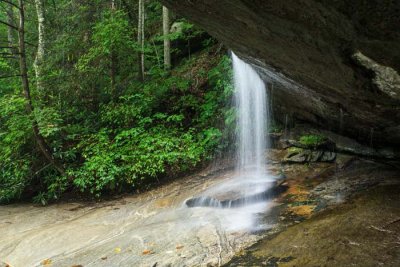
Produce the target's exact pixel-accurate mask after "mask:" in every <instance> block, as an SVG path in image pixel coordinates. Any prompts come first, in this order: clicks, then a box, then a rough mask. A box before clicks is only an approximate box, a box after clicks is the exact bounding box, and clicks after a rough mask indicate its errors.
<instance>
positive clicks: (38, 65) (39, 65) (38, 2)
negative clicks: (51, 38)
mask: <svg viewBox="0 0 400 267" xmlns="http://www.w3.org/2000/svg"><path fill="white" fill-rule="evenodd" d="M35 6H36V13H37V18H38V46H37V52H36V58H35V62H34V68H35V74H36V86H37V89H38V92H39V94H40V95H42V96H43V95H45V92H44V90H45V88H44V84H43V75H44V70H43V68H44V64H45V56H46V51H45V49H46V35H45V34H46V32H45V30H46V26H45V14H44V4H43V0H35Z"/></svg>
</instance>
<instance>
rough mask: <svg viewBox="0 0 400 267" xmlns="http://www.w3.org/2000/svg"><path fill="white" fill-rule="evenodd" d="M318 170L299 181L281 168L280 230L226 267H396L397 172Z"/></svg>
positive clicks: (371, 167)
mask: <svg viewBox="0 0 400 267" xmlns="http://www.w3.org/2000/svg"><path fill="white" fill-rule="evenodd" d="M347 160H348V159H347ZM321 164H322V163H319V164H317V165H314V166H311V167H310V168H311V169H313V170H312V171H311V170H309V171H308V173H307V172H305V173H304V172H298V173H297V175H298V176H297V178H294V177H295V176H291V175H293V173H292V172H291V171H292V170H293V169H288V168H289V167H290V166H293V165H289V166H288V165H286V167H284V168H286V172H287V173H288V177H289V178H288V183H289V184H290V188H289V190H288V192H287V194H286V196H285V197H283V199H281V203H282V205H283V206H285V207H283V208H282V209H281V212H280V217H279V218H280V223H279V225H280V228H279V227H278V228H277V229H278V230H276V231H271V232H270V233H269V234H267V236H266V237H265V238H264V239H263V240H262V241H260V242H259V243H257V244H256V245H254V246H252V247H250V248H249V249H246V250H244V251H242V252H241V253H239V254H237V255H236V257H235V258H234V259H233V260H232V261H230V262H229V263H228V264H226V265H225V266H351V265H353V266H398V265H399V264H400V243H399V240H400V194H399V193H400V171H399V170H398V169H395V168H391V167H388V166H387V165H384V164H380V163H376V162H373V161H366V160H354V159H353V160H351V161H348V163H347V165H346V166H343V167H342V169H341V170H339V171H338V170H337V169H336V167H332V166H331V167H328V166H326V165H325V167H323V165H321ZM296 171H299V169H296ZM299 176H300V177H302V178H300V177H299Z"/></svg>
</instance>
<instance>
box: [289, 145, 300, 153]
mask: <svg viewBox="0 0 400 267" xmlns="http://www.w3.org/2000/svg"><path fill="white" fill-rule="evenodd" d="M302 151H303V149H302V148H299V147H294V146H292V147H289V148H288V152H289V153H291V154H298V153H301V152H302Z"/></svg>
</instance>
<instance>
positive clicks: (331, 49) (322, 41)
mask: <svg viewBox="0 0 400 267" xmlns="http://www.w3.org/2000/svg"><path fill="white" fill-rule="evenodd" d="M161 2H163V4H164V5H166V6H168V7H169V8H171V9H172V10H174V11H175V12H177V13H178V14H180V15H182V16H184V17H186V18H188V19H189V20H191V21H193V22H194V23H196V24H198V25H199V26H201V27H203V28H204V29H205V30H207V31H208V32H209V33H210V34H211V35H213V36H215V37H216V38H218V39H219V40H221V41H222V42H223V43H224V44H225V45H226V46H228V47H229V48H231V49H232V50H234V51H235V52H236V53H237V54H239V55H240V56H241V57H242V58H243V59H244V60H246V61H248V62H250V63H252V64H253V65H254V66H255V67H257V68H258V69H259V70H260V72H261V73H262V74H263V76H264V79H265V81H266V82H267V83H268V85H269V88H270V89H271V94H272V96H271V97H272V101H273V103H274V109H275V111H276V112H275V115H279V116H280V118H281V120H284V119H283V118H285V117H288V118H289V119H293V120H297V121H299V120H300V121H305V122H309V123H313V124H315V125H319V126H320V127H323V128H326V129H330V130H334V131H336V132H341V133H343V134H345V135H348V136H351V137H353V138H356V139H358V140H360V141H364V142H370V139H373V143H374V144H382V145H392V146H399V145H400V76H399V74H398V72H399V69H400V1H389V0H382V1H378V0H370V1H363V0H354V1H345V0H291V1H281V0H252V1H251V0H247V1H246V0H162V1H161ZM272 84H273V86H272Z"/></svg>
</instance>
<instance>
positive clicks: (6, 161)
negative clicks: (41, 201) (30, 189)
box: [0, 95, 32, 203]
mask: <svg viewBox="0 0 400 267" xmlns="http://www.w3.org/2000/svg"><path fill="white" fill-rule="evenodd" d="M24 105H25V101H24V99H23V98H21V97H17V96H12V95H5V96H3V97H0V114H1V117H0V203H3V202H8V201H10V200H12V199H14V198H18V197H19V196H20V195H21V193H22V191H23V190H24V188H25V186H26V184H27V183H28V180H29V177H30V164H31V162H30V157H29V155H26V153H25V152H26V151H25V147H26V146H27V144H28V143H29V142H30V141H31V135H32V133H31V128H30V127H31V126H30V125H31V121H30V119H29V118H28V117H27V116H26V115H25V109H24Z"/></svg>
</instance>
